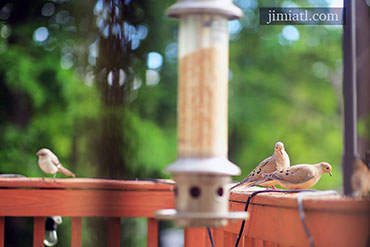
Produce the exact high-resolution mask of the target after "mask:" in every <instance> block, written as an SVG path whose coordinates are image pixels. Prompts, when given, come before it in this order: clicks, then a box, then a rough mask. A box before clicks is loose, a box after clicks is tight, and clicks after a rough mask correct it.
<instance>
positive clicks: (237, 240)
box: [235, 190, 316, 247]
mask: <svg viewBox="0 0 370 247" xmlns="http://www.w3.org/2000/svg"><path fill="white" fill-rule="evenodd" d="M302 191H316V190H260V191H255V192H253V193H252V194H250V195H249V197H248V199H247V202H246V203H245V208H244V211H245V212H247V211H248V206H249V203H250V201H251V199H252V198H253V197H254V196H255V195H257V194H260V193H266V192H280V193H297V192H302ZM244 226H245V220H243V221H242V224H241V226H240V231H239V234H238V238H237V239H236V242H235V247H238V245H239V242H240V239H241V237H242V233H243V230H244Z"/></svg>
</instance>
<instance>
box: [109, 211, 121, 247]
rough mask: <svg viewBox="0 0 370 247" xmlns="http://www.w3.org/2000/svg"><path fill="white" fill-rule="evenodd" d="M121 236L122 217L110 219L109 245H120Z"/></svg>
mask: <svg viewBox="0 0 370 247" xmlns="http://www.w3.org/2000/svg"><path fill="white" fill-rule="evenodd" d="M120 237H121V218H118V217H114V218H109V219H108V247H119V246H120Z"/></svg>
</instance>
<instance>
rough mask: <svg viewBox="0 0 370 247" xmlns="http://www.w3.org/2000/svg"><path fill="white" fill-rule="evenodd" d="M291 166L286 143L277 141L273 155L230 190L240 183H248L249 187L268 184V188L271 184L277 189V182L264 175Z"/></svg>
mask: <svg viewBox="0 0 370 247" xmlns="http://www.w3.org/2000/svg"><path fill="white" fill-rule="evenodd" d="M289 166H290V160H289V155H288V154H287V152H286V151H285V150H284V144H283V143H282V142H277V143H276V144H275V149H274V153H273V154H272V156H270V157H268V158H266V159H264V160H263V161H262V162H261V163H260V164H259V165H258V166H257V167H256V168H255V169H254V170H253V171H252V172H251V173H249V175H248V176H247V177H246V178H245V179H243V180H242V181H241V182H240V183H238V184H236V185H234V186H233V187H231V188H230V190H232V189H234V188H235V187H237V186H240V185H246V186H247V187H251V186H255V185H261V186H266V188H267V189H268V186H271V187H272V188H274V189H275V186H274V185H275V184H277V183H275V182H274V181H269V180H267V179H264V177H263V176H262V175H263V174H266V173H272V172H274V171H277V170H281V169H285V168H287V167H289Z"/></svg>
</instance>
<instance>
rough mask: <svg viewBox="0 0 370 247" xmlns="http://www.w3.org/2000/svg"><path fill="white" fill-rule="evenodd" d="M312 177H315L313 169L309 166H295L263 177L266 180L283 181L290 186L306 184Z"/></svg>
mask: <svg viewBox="0 0 370 247" xmlns="http://www.w3.org/2000/svg"><path fill="white" fill-rule="evenodd" d="M314 176H315V172H314V167H311V165H295V166H293V167H290V168H288V169H284V170H280V171H276V172H274V173H270V174H265V175H264V177H266V178H270V179H273V180H279V181H284V182H288V183H291V184H300V183H304V182H307V181H308V180H310V179H312V178H313V177H314Z"/></svg>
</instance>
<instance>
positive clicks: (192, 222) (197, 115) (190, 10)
mask: <svg viewBox="0 0 370 247" xmlns="http://www.w3.org/2000/svg"><path fill="white" fill-rule="evenodd" d="M167 15H168V16H170V17H174V18H179V19H180V25H179V41H178V42H179V44H178V47H179V50H178V59H179V61H178V62H179V67H178V68H179V79H178V81H179V83H178V102H177V104H178V106H177V107H178V116H177V117H178V159H177V161H175V162H174V163H173V164H171V165H169V166H168V167H167V171H168V172H170V173H171V174H172V175H173V177H174V179H175V181H176V193H175V194H176V210H162V211H158V212H157V216H158V217H159V218H166V219H174V220H175V221H176V222H177V224H178V225H179V226H184V227H196V226H212V227H217V226H223V225H226V224H227V220H228V219H242V218H244V219H245V218H246V216H247V213H245V212H229V211H228V205H229V191H228V188H227V184H228V183H229V182H230V181H231V177H230V176H235V175H239V174H240V169H239V167H238V166H236V165H235V164H233V163H231V162H230V161H229V160H228V158H227V154H228V143H227V139H228V133H227V119H228V55H229V34H228V20H229V19H236V18H239V17H240V16H241V15H242V11H241V10H240V9H239V8H237V7H236V6H235V5H233V4H232V1H231V0H178V2H177V3H176V4H174V5H173V6H171V7H170V8H169V9H168V11H167Z"/></svg>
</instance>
